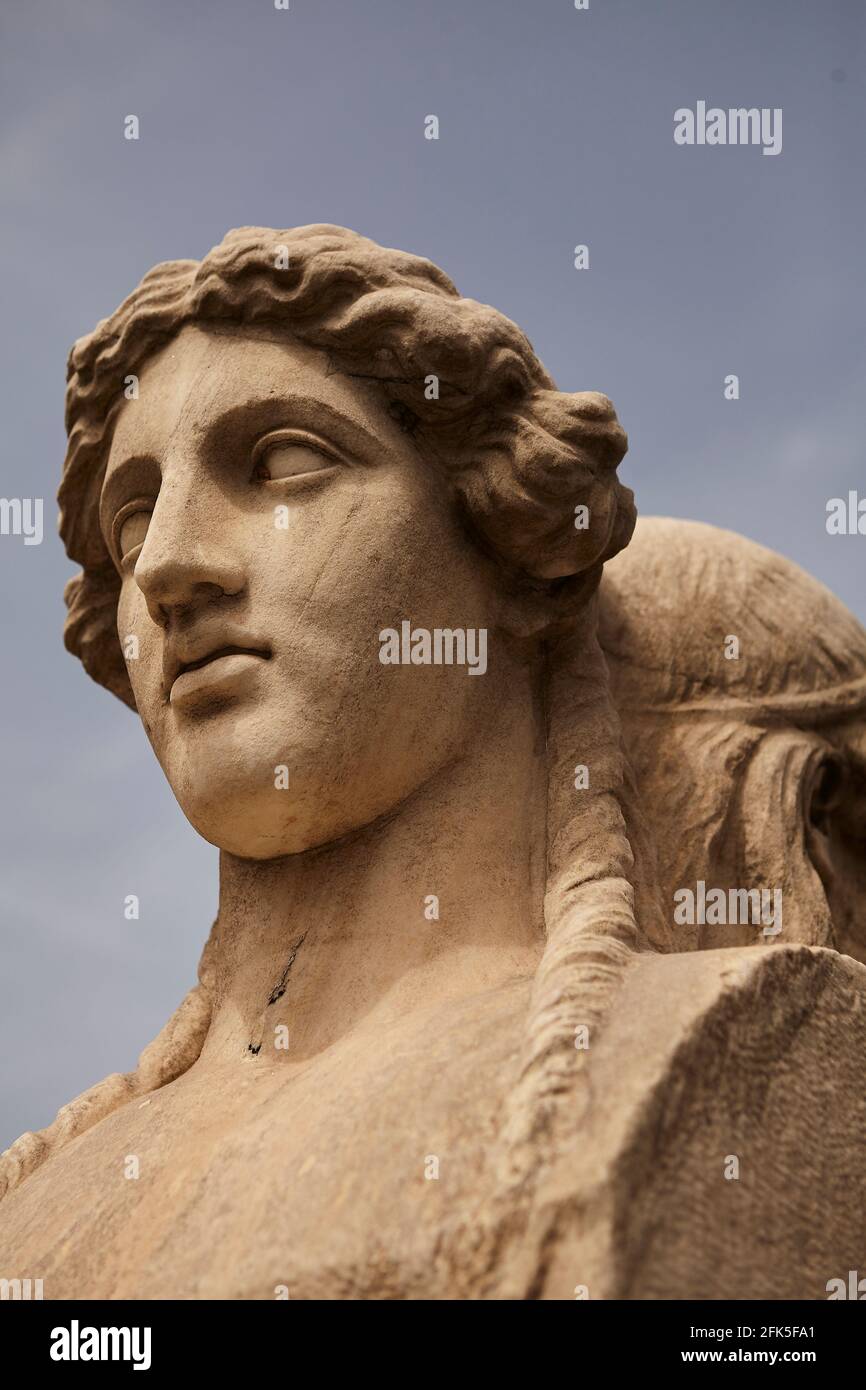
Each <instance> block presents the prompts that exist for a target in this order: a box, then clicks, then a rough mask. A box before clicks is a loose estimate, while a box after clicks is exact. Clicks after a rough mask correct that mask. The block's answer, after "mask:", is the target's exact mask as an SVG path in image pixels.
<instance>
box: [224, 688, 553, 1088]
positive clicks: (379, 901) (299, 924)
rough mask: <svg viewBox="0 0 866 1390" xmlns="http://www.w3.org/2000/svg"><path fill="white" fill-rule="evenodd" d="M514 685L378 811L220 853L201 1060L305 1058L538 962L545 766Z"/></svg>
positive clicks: (533, 717) (529, 712)
mask: <svg viewBox="0 0 866 1390" xmlns="http://www.w3.org/2000/svg"><path fill="white" fill-rule="evenodd" d="M512 693H513V696H514V698H512V699H510V700H508V701H506V702H505V707H504V708H502V709H500V710H499V711H498V712H497V717H496V719H489V720H488V721H487V725H486V727H485V728H484V729H477V730H475V731H473V734H472V737H471V738H470V739H468V740H467V748H466V753H465V755H464V757H463V758H462V759H461V760H460V761H458V762H457V763H455V764H452V765H450V766H449V767H446V768H444V769H442V770H441V771H440V772H439V773H438V774H437V776H436V777H435V778H434V779H433V780H432V781H431V782H428V783H427V784H426V785H425V786H424V787H422V788H420V789H419V790H418V791H417V792H416V793H415V794H414V795H413V796H412V797H410V798H409V800H408V801H406V802H404V803H403V805H402V806H401V807H399V808H398V809H397V810H396V811H395V812H394V813H393V814H391V815H390V816H388V817H386V818H383V819H382V820H380V821H379V822H377V823H376V824H374V825H372V826H368V827H366V828H365V829H363V830H361V831H359V832H357V833H355V834H354V835H352V836H349V837H347V838H345V839H344V840H341V841H339V842H335V843H333V844H331V845H327V846H325V847H323V848H321V849H318V850H315V851H309V852H307V853H304V854H298V855H292V856H288V857H286V858H283V859H278V860H269V861H264V862H258V861H256V862H253V861H250V860H242V859H238V858H235V857H234V856H232V855H230V854H227V853H223V854H222V856H221V861H220V912H219V922H218V925H217V932H216V941H215V951H214V1012H213V1018H212V1023H211V1028H210V1031H209V1034H208V1038H207V1041H206V1043H205V1048H204V1050H203V1053H202V1058H203V1060H206V1059H209V1058H210V1059H214V1060H216V1059H218V1058H228V1057H231V1056H241V1055H244V1054H246V1053H247V1051H248V1049H259V1051H258V1052H257V1053H256V1055H257V1057H258V1058H260V1059H261V1061H262V1062H264V1061H271V1062H290V1061H303V1060H304V1059H306V1058H309V1057H311V1056H313V1055H315V1054H316V1053H319V1052H321V1051H322V1050H323V1049H324V1048H326V1047H328V1046H329V1045H330V1044H331V1043H333V1042H336V1041H337V1039H339V1038H340V1037H341V1036H343V1035H344V1034H345V1033H347V1032H348V1031H350V1030H352V1029H354V1028H355V1027H357V1026H358V1025H359V1024H361V1022H362V1021H364V1023H365V1024H372V1025H373V1026H378V1025H379V1024H380V1023H383V1022H386V1021H387V1020H389V1019H391V1018H394V1017H396V1016H398V1015H400V1014H403V1013H406V1012H409V1011H411V1010H412V1009H413V1008H414V1007H415V1006H416V1005H418V1004H422V1003H423V1004H424V1005H430V1004H435V1003H436V1001H437V1000H440V999H441V1000H443V1001H444V1000H447V999H454V998H456V997H458V996H460V995H468V994H473V993H475V992H477V991H481V990H485V989H491V988H494V987H496V986H497V985H500V984H503V983H505V982H506V981H509V980H513V979H515V978H518V977H520V976H525V975H529V974H531V973H532V972H533V971H534V969H535V967H536V965H537V962H538V958H539V955H540V952H541V947H542V919H541V912H542V903H543V894H544V876H545V832H544V826H545V820H546V815H545V807H546V791H547V772H546V761H545V756H544V748H543V740H542V738H541V737H540V731H539V728H538V716H537V711H535V710H534V709H533V702H532V699H531V697H530V696H529V692H528V691H527V690H526V689H522V690H519V691H515V692H512ZM286 1043H288V1046H287V1047H286Z"/></svg>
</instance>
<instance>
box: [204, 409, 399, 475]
mask: <svg viewBox="0 0 866 1390" xmlns="http://www.w3.org/2000/svg"><path fill="white" fill-rule="evenodd" d="M382 415H383V424H387V422H388V421H387V415H386V413H385V410H384V407H383V410H382ZM279 426H284V427H286V428H288V429H291V428H292V426H296V427H298V428H299V429H305V430H308V431H310V433H312V434H316V433H328V434H330V435H331V436H332V437H333V440H334V443H335V444H338V445H339V446H340V447H341V448H342V449H343V450H344V452H345V453H347V454H348V455H349V456H350V457H351V458H354V459H357V460H358V462H359V463H361V464H364V463H367V462H368V461H369V463H370V464H372V463H373V462H374V461H376V460H378V459H379V458H380V457H381V455H382V452H383V450H387V451H390V448H391V447H392V446H391V445H390V443H389V441H388V440H387V439H386V438H385V437H383V436H382V435H378V434H375V433H374V432H373V431H372V429H370V428H368V427H367V425H366V424H365V422H364V421H363V420H361V419H359V417H358V414H355V413H353V414H352V415H351V416H349V415H347V414H345V413H344V412H343V411H342V410H339V409H338V408H337V407H336V406H333V405H331V404H330V403H329V402H327V401H323V400H322V399H321V398H320V397H316V396H304V395H295V394H293V393H286V394H282V393H281V394H279V395H273V396H263V397H262V396H256V397H253V398H251V399H249V400H246V401H240V402H238V403H236V404H234V405H232V406H230V407H229V408H228V409H226V410H224V411H222V412H221V414H220V415H219V416H218V417H217V418H216V419H214V420H212V421H210V422H209V424H208V425H207V426H206V427H205V429H204V431H203V434H202V441H201V442H202V448H203V452H205V453H206V454H213V453H216V452H217V451H218V450H219V449H220V447H221V446H225V444H226V443H227V442H228V443H229V444H230V445H232V446H235V447H237V446H242V445H244V444H245V445H246V446H247V447H249V448H252V444H253V443H254V442H255V440H256V439H257V438H258V436H259V435H261V434H264V433H265V432H266V431H267V430H269V429H276V428H278V427H279ZM359 443H360V444H361V446H362V451H365V452H366V453H367V454H368V455H369V460H368V459H365V458H364V457H363V452H362V453H361V454H360V456H359V447H358V446H359Z"/></svg>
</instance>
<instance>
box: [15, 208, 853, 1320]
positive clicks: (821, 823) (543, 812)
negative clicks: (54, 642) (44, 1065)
mask: <svg viewBox="0 0 866 1390" xmlns="http://www.w3.org/2000/svg"><path fill="white" fill-rule="evenodd" d="M67 432H68V452H67V457H66V464H65V468H64V475H63V481H62V484H61V488H60V494H59V500H60V506H61V514H62V516H61V530H62V535H63V539H64V541H65V544H66V548H67V551H68V553H69V555H70V557H71V558H72V559H73V560H74V561H75V562H76V563H77V564H78V565H79V566H80V567H81V572H80V573H79V574H78V575H77V576H76V577H75V578H73V579H72V580H71V581H70V582H69V584H68V586H67V591H66V602H67V607H68V618H67V624H66V644H67V646H68V648H69V649H70V651H71V652H73V653H74V654H75V655H76V656H78V657H79V658H80V660H81V662H82V663H83V665H84V668H85V670H86V671H87V672H88V673H89V674H90V675H91V676H92V677H93V678H94V679H95V680H96V681H98V682H99V683H100V684H102V685H103V686H105V687H106V688H107V689H108V690H109V691H111V692H112V693H113V694H115V695H116V696H118V697H119V698H120V699H122V700H124V701H125V702H126V704H127V705H129V706H130V708H132V709H134V710H137V712H138V714H139V716H140V718H141V721H142V723H143V725H144V729H145V732H146V734H147V737H148V739H149V740H150V743H151V745H152V747H153V750H154V752H155V754H156V756H157V758H158V760H159V763H160V765H161V767H162V769H163V771H164V772H165V775H166V777H167V779H168V781H169V783H170V785H171V788H172V790H173V792H174V794H175V796H176V797H177V800H178V802H179V804H180V806H181V808H182V809H183V812H184V814H185V815H186V816H187V818H188V819H189V821H190V822H191V824H192V825H193V826H194V828H195V829H196V830H197V831H198V833H199V834H201V835H202V836H204V837H205V839H207V840H208V841H210V842H211V843H212V844H214V845H216V846H218V847H219V850H220V900H219V913H218V917H217V920H216V922H215V923H214V925H213V929H212V931H211V934H210V937H209V939H208V941H207V944H206V946H205V948H204V952H203V955H202V959H201V965H200V969H199V980H198V984H197V985H196V986H195V988H194V989H192V990H191V992H190V993H189V994H188V995H187V996H186V998H185V999H184V1000H183V1002H182V1003H181V1005H180V1007H179V1008H178V1010H177V1012H176V1013H175V1014H174V1015H173V1016H172V1017H171V1018H170V1019H169V1021H168V1023H167V1024H166V1025H165V1028H164V1029H163V1031H162V1032H161V1033H160V1034H159V1036H158V1037H157V1038H156V1039H155V1040H154V1041H153V1042H152V1043H150V1045H149V1046H148V1047H146V1048H145V1050H144V1052H143V1053H142V1055H141V1058H140V1061H139V1064H138V1067H137V1068H136V1070H135V1071H133V1072H131V1073H129V1074H125V1075H120V1074H115V1075H112V1076H109V1077H107V1078H106V1079H105V1080H104V1081H102V1082H100V1083H99V1084H98V1085H96V1086H94V1087H93V1088H92V1089H91V1090H89V1091H86V1092H85V1093H84V1094H83V1095H81V1096H79V1097H77V1098H76V1099H74V1100H72V1101H71V1102H70V1103H69V1104H68V1105H67V1106H65V1107H64V1108H63V1109H62V1110H61V1111H60V1112H59V1114H58V1116H57V1118H56V1119H55V1120H54V1122H53V1123H52V1124H50V1125H49V1126H48V1128H47V1129H45V1130H43V1131H41V1132H40V1133H38V1134H27V1135H24V1136H22V1137H21V1138H20V1139H18V1140H17V1141H16V1142H15V1143H14V1144H13V1145H12V1147H11V1148H10V1149H9V1150H7V1151H6V1153H5V1154H4V1155H3V1157H2V1159H0V1190H2V1192H3V1193H5V1195H4V1196H3V1200H2V1202H0V1265H2V1271H3V1272H4V1273H8V1274H9V1275H10V1277H11V1275H12V1274H15V1275H17V1276H19V1277H27V1276H30V1275H32V1276H38V1277H40V1278H42V1279H43V1281H44V1289H45V1297H47V1298H144V1299H146V1298H208V1297H219V1298H234V1299H242V1298H259V1299H265V1298H278V1297H291V1298H301V1299H313V1298H326V1299H343V1298H359V1299H365V1298H372V1299H385V1298H412V1299H440V1298H449V1299H450V1298H473V1299H474V1298H481V1299H501V1298H519V1299H532V1298H545V1299H559V1298H569V1299H571V1298H575V1297H578V1298H582V1297H590V1298H613V1297H635V1298H641V1297H668V1298H680V1297H740V1298H752V1297H754V1298H762V1297H794V1296H800V1297H824V1296H826V1294H825V1293H824V1287H825V1281H826V1280H829V1279H831V1278H833V1277H835V1276H837V1275H844V1273H845V1271H847V1269H848V1268H849V1267H852V1268H853V1267H854V1266H853V1265H852V1264H851V1261H853V1260H854V1259H855V1258H856V1254H857V1251H858V1250H859V1252H860V1254H861V1255H862V1250H863V1248H864V1241H863V1236H864V1221H866V1218H864V1216H863V1215H860V1214H857V1215H855V1216H854V1217H852V1216H851V1214H850V1211H849V1210H847V1209H845V1210H844V1215H843V1204H842V1198H843V1197H844V1198H845V1200H846V1202H848V1203H849V1204H850V1202H851V1201H853V1200H854V1197H855V1191H859V1187H860V1186H861V1185H862V1177H861V1175H862V1171H863V1157H864V1134H866V1127H864V1124H863V1120H864V1109H863V1105H864V1102H863V1100H862V1099H861V1096H862V1089H863V1088H862V1070H863V1060H864V1056H866V1005H864V982H866V966H864V965H863V964H862V963H861V961H862V959H863V939H864V938H863V918H862V914H861V915H860V916H859V918H858V915H857V914H858V911H859V902H860V901H862V894H861V893H858V891H857V884H858V883H859V884H860V885H862V884H863V877H862V868H861V867H860V866H861V865H862V858H863V856H862V846H863V838H862V837H863V825H864V821H863V816H862V810H863V799H862V792H863V788H862V774H863V759H864V742H863V729H864V725H863V715H862V710H863V679H864V670H866V664H864V653H866V637H864V634H863V632H862V629H860V628H859V626H858V625H857V624H856V623H855V622H854V620H853V618H851V616H850V615H849V614H847V613H846V612H845V610H844V609H843V608H842V607H841V605H838V604H834V603H833V602H832V601H831V600H830V599H829V597H826V598H823V599H821V600H820V603H819V604H818V607H817V608H816V609H815V610H814V611H813V612H811V620H812V627H811V629H810V632H813V633H814V645H812V646H810V645H809V643H808V642H807V641H806V636H805V634H804V632H803V630H802V624H800V623H798V621H797V611H796V610H797V608H798V606H799V607H800V608H802V609H803V610H804V611H805V610H806V609H807V608H808V607H809V605H810V603H812V602H813V601H814V600H815V594H814V593H813V591H812V590H811V589H809V588H808V585H809V583H811V581H806V580H805V578H804V577H803V578H796V577H792V575H791V573H790V572H789V570H788V569H786V568H785V566H784V564H783V563H782V562H778V563H777V568H776V569H775V570H774V569H773V563H775V561H774V557H770V559H761V558H758V559H756V558H755V554H754V550H755V548H754V547H752V548H751V549H750V548H749V547H748V545H747V543H745V542H741V541H740V540H739V539H738V538H735V537H728V536H726V535H725V533H720V532H716V531H713V530H711V528H692V527H689V526H688V525H687V524H685V523H673V522H653V523H646V524H645V523H642V524H641V526H640V527H639V528H638V532H637V536H636V539H635V541H634V542H633V543H632V546H631V547H629V542H630V539H631V537H632V532H633V530H634V526H635V508H634V503H633V498H632V494H631V492H630V490H629V489H628V488H626V487H625V486H623V484H622V483H621V482H620V481H619V480H618V478H617V467H618V465H619V463H620V461H621V460H622V458H623V456H624V453H625V450H626V438H625V434H624V432H623V430H622V429H621V427H620V425H619V423H618V421H617V417H616V414H615V412H614V409H613V407H612V405H611V403H610V401H609V400H608V399H607V397H606V396H603V395H599V394H596V393H594V392H578V393H566V392H560V391H558V390H557V388H556V386H555V384H554V382H553V381H552V380H551V378H550V377H549V375H548V374H547V372H546V371H545V369H544V367H543V366H542V365H541V363H540V361H539V359H538V358H537V356H536V355H535V352H534V351H533V349H532V347H531V345H530V344H529V342H528V341H527V339H526V338H525V336H524V335H523V334H522V333H521V332H520V330H519V329H518V328H517V327H516V326H515V325H514V324H513V323H511V322H510V321H509V320H508V319H507V318H505V317H504V316H503V315H502V314H500V313H498V312H497V311H496V310H494V309H492V308H490V307H489V306H486V305H483V304H480V303H476V302H475V301H473V300H470V299H466V298H463V297H461V296H460V295H459V294H458V293H457V291H456V289H455V288H454V286H453V285H452V283H451V281H450V280H449V279H448V278H447V276H446V275H444V274H443V273H442V272H441V271H440V270H438V269H437V268H436V267H435V266H433V265H432V264H431V263H430V262H429V261H427V260H424V259H421V258H419V257H417V256H413V255H408V254H405V253H403V252H400V251H395V250H388V249H385V248H383V247H380V246H378V245H376V244H374V243H373V242H371V241H369V240H367V239H366V238H364V237H362V236H359V235H357V234H355V233H353V232H350V231H347V230H344V229H342V228H339V227H331V226H311V227H301V228H296V229H292V230H286V231H277V230H271V229H267V228H251V227H247V228H241V229H239V230H236V231H233V232H230V233H229V234H228V236H226V238H225V239H224V241H223V242H222V243H221V245H219V246H218V247H216V248H215V249H214V250H213V251H211V252H210V253H209V254H208V255H207V256H206V257H205V258H204V259H203V260H202V261H201V262H196V261H176V262H169V263H167V264H164V265H159V266H157V267H156V268H155V269H154V270H152V271H151V272H150V273H149V274H148V275H146V276H145V278H144V280H143V281H142V283H141V284H140V285H139V287H138V288H137V289H136V290H135V291H134V292H133V294H132V295H131V296H130V297H129V298H128V299H127V300H126V301H125V302H124V303H123V304H122V305H121V306H120V308H119V309H117V310H116V311H115V313H114V314H112V315H111V316H110V317H109V318H108V319H106V320H104V321H102V322H101V323H100V324H99V325H98V326H97V328H96V329H95V331H94V332H93V333H92V334H91V335H90V336H89V337H86V338H83V339H81V340H80V341H79V342H78V343H76V345H75V346H74V348H73V350H72V353H71V355H70V359H69V369H68V390H67ZM704 533H706V534H704ZM766 554H767V553H766V552H761V555H762V556H766ZM617 556H618V558H617V559H615V558H614V557H617ZM706 557H709V559H707V558H706ZM605 566H607V572H606V574H605V578H604V581H603V582H602V572H603V569H605ZM741 566H742V567H741ZM762 566H763V568H762ZM767 576H769V578H767ZM753 577H754V578H755V579H756V580H758V579H761V580H763V579H765V578H767V582H766V583H765V584H764V587H763V589H762V590H761V592H760V593H759V594H758V596H757V600H756V605H755V606H754V608H751V609H750V607H749V604H750V603H751V598H752V590H753V585H752V579H753ZM728 583H730V584H731V585H732V586H733V587H732V588H728V589H726V590H725V595H726V597H725V599H724V603H723V604H722V605H721V607H720V597H719V595H720V587H719V586H720V585H722V586H724V585H725V584H728ZM737 584H739V585H740V588H739V589H738V588H737V587H736V586H737ZM817 587H818V586H814V589H815V590H816V591H817ZM758 588H760V585H758ZM756 592H757V590H756ZM822 592H823V591H822ZM783 595H784V596H785V599H786V603H787V604H788V608H787V610H783V611H782V612H781V613H780V612H779V610H778V608H777V607H776V606H775V605H776V604H777V601H778V600H779V599H780V598H781V596H783ZM725 605H727V606H725ZM743 605H745V608H744V607H743ZM821 605H823V606H821ZM720 615H723V618H724V620H723V621H722V618H721V616H720ZM720 622H721V626H719V624H720ZM738 624H739V626H738ZM722 629H724V631H722ZM783 629H784V630H783ZM719 633H721V636H718V634H719ZM737 633H739V634H740V639H741V642H742V648H743V650H742V651H741V654H740V659H739V660H738V661H735V660H731V661H727V660H726V659H723V657H722V655H721V652H722V647H723V644H724V642H725V640H726V638H727V637H728V636H729V635H730V634H737ZM810 641H811V639H810ZM762 642H763V644H764V645H763V647H762V649H761V652H760V655H757V656H756V650H755V648H756V643H757V644H758V645H760V643H762ZM719 663H721V664H719ZM858 702H859V703H858ZM696 705H700V709H699V710H698V709H696V708H695V706H696ZM855 707H856V709H857V710H859V715H857V718H859V720H860V722H859V724H858V723H857V722H856V718H855V716H854V714H853V713H852V711H854V710H855ZM843 774H844V776H843ZM858 779H859V781H858ZM804 787H805V788H807V791H806V792H803V788H804ZM858 789H859V790H858ZM804 796H805V797H806V800H805V801H804V800H803V797H804ZM858 797H859V800H858ZM858 808H859V810H858ZM106 834H107V835H108V834H110V829H109V828H108V827H107V828H106ZM804 837H807V838H804ZM788 849H791V851H792V852H791V857H790V858H788V857H786V854H787V850H788ZM822 856H823V857H822ZM857 875H859V878H858V877H857ZM699 880H700V881H701V882H703V883H704V884H705V885H709V886H710V887H711V888H717V889H719V890H724V891H725V893H726V894H727V893H728V890H734V891H735V892H736V891H738V890H743V891H745V892H747V893H748V891H751V890H752V889H756V890H759V891H760V890H766V891H768V892H769V891H773V892H775V891H776V890H777V889H778V890H781V891H782V894H783V899H784V916H782V914H781V912H779V914H778V915H777V918H774V919H772V920H774V921H775V920H778V922H779V924H780V930H779V931H778V932H776V931H774V930H773V929H772V928H769V929H768V928H767V925H766V922H767V920H770V919H766V920H765V919H764V918H761V919H760V920H759V921H758V922H757V923H755V922H749V923H748V924H746V925H744V924H743V923H742V922H738V923H736V924H734V925H733V927H732V929H730V930H729V928H728V924H727V923H726V924H725V925H720V924H719V922H718V921H717V920H715V921H714V922H711V924H710V925H709V926H707V924H706V922H702V923H698V922H692V923H687V924H686V925H683V924H682V923H681V922H680V921H679V920H678V916H677V913H678V911H679V908H678V907H677V908H676V909H675V906H674V904H675V902H676V901H677V899H676V897H675V895H676V894H677V893H678V892H680V891H681V890H689V891H691V888H692V886H693V885H695V884H697V882H698V881H699ZM791 895H793V896H794V898H795V899H796V901H795V902H791V901H790V897H791ZM747 901H748V899H747ZM759 901H760V900H759ZM736 902H737V904H739V898H737V899H736ZM680 906H681V904H680ZM692 906H693V907H694V902H693V904H692ZM705 907H706V903H705V901H704V900H703V899H702V900H701V909H702V911H704V909H705ZM693 916H694V913H693ZM707 916H708V914H707V913H706V911H704V917H705V918H706V917H707ZM717 917H718V913H716V918H717ZM842 952H845V954H842ZM853 956H858V957H859V959H852V957H853ZM828 1058H832V1075H829V1074H828ZM816 1110H817V1111H820V1112H821V1113H820V1114H816ZM824 1111H826V1114H825V1113H824ZM808 1144H811V1145H812V1149H811V1150H807V1149H804V1145H808ZM804 1155H805V1156H804ZM734 1169H736V1170H737V1171H736V1172H734ZM795 1200H796V1201H799V1203H800V1206H799V1207H797V1211H798V1212H799V1213H800V1214H799V1216H798V1217H797V1219H796V1220H794V1221H792V1219H791V1212H792V1202H794V1201H795ZM859 1210H860V1211H862V1203H860V1204H859ZM756 1230H759V1231H760V1232H761V1237H760V1238H758V1236H757V1235H756ZM804 1232H805V1234H804ZM858 1242H859V1245H858Z"/></svg>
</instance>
